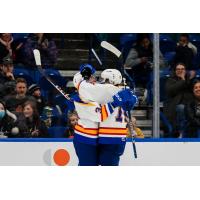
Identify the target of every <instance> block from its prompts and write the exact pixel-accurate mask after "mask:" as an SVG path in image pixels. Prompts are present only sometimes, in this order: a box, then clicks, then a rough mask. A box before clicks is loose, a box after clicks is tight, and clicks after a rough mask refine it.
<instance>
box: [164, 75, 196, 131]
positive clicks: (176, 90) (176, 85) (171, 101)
mask: <svg viewBox="0 0 200 200" xmlns="http://www.w3.org/2000/svg"><path fill="white" fill-rule="evenodd" d="M191 82H192V80H190V79H189V77H188V76H186V79H185V80H182V79H181V78H179V77H177V76H176V75H175V74H172V76H171V77H169V78H168V80H167V81H166V85H165V92H166V96H167V100H166V101H165V102H164V113H165V116H166V117H167V118H168V120H169V122H170V123H171V124H172V126H173V127H174V129H176V106H177V105H178V104H184V105H186V104H187V103H188V102H189V101H190V100H191V98H192V90H191Z"/></svg>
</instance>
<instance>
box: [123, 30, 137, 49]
mask: <svg viewBox="0 0 200 200" xmlns="http://www.w3.org/2000/svg"><path fill="white" fill-rule="evenodd" d="M136 39H137V34H136V33H125V34H122V35H121V36H120V46H121V48H123V47H124V45H125V44H127V42H131V43H133V42H135V41H136Z"/></svg>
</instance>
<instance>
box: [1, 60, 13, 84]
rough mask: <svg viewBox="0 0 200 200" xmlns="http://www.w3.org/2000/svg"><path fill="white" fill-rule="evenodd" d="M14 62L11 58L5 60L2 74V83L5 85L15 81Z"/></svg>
mask: <svg viewBox="0 0 200 200" xmlns="http://www.w3.org/2000/svg"><path fill="white" fill-rule="evenodd" d="M13 69H14V67H13V60H12V58H11V57H10V56H6V57H5V58H3V62H2V70H1V73H0V83H3V84H4V83H5V82H7V81H11V80H15V78H14V75H13Z"/></svg>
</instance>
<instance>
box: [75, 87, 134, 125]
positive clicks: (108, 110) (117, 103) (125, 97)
mask: <svg viewBox="0 0 200 200" xmlns="http://www.w3.org/2000/svg"><path fill="white" fill-rule="evenodd" d="M136 103H137V97H136V96H135V95H134V94H133V93H132V92H131V91H130V90H123V91H120V92H118V93H117V94H116V95H114V96H113V101H112V102H109V103H107V104H104V105H100V104H99V103H97V102H90V103H83V102H75V103H74V104H75V107H76V110H77V112H78V115H79V117H80V118H83V119H88V120H91V121H94V122H102V121H105V120H106V119H107V118H108V117H109V116H111V115H112V113H113V112H114V110H115V108H117V107H122V108H123V109H124V110H125V111H127V110H131V109H133V107H134V105H135V104H136Z"/></svg>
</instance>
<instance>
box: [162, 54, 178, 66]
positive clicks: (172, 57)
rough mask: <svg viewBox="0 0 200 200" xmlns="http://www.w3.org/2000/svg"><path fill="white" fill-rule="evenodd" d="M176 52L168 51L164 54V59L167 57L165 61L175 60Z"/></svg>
mask: <svg viewBox="0 0 200 200" xmlns="http://www.w3.org/2000/svg"><path fill="white" fill-rule="evenodd" d="M175 54H176V52H175V51H169V52H166V53H165V54H164V59H165V61H167V62H168V64H169V63H171V62H172V61H173V59H174V56H175Z"/></svg>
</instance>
